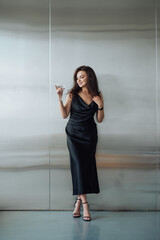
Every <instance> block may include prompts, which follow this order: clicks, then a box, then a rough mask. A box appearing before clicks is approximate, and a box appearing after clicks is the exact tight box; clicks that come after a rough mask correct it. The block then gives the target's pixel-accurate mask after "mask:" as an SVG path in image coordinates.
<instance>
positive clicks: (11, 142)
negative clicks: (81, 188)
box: [0, 0, 49, 210]
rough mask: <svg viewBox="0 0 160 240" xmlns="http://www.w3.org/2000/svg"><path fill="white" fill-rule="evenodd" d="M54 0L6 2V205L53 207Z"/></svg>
mask: <svg viewBox="0 0 160 240" xmlns="http://www.w3.org/2000/svg"><path fill="white" fill-rule="evenodd" d="M48 24H49V23H48V2H46V1H44V0H43V1H42V0H40V1H39V0H36V1H34V2H33V1H28V0H27V1H24V0H23V1H21V0H19V1H17V0H10V1H9V0H7V1H1V2H0V47H1V54H0V66H1V67H0V76H1V80H0V98H1V99H0V113H1V134H0V142H1V144H0V149H1V153H0V156H1V158H0V209H1V210H5V209H9V210H12V209H48V206H49V80H48V76H49V73H48V65H49V62H48V47H49V46H48Z"/></svg>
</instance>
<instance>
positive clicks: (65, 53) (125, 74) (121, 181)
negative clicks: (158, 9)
mask: <svg viewBox="0 0 160 240" xmlns="http://www.w3.org/2000/svg"><path fill="white" fill-rule="evenodd" d="M90 3H91V1H87V4H86V2H84V3H83V2H81V4H77V2H75V1H71V0H70V1H67V2H66V3H65V1H62V0H60V1H59V0H54V1H52V79H53V85H54V84H55V83H61V84H63V85H64V86H65V88H66V90H67V89H69V88H70V87H71V86H72V82H73V80H72V79H73V72H74V70H75V69H76V68H77V67H78V66H80V65H83V64H84V65H89V66H91V67H93V69H94V70H95V72H96V74H97V77H98V80H99V85H100V88H101V90H102V92H103V94H104V101H105V120H104V122H103V123H101V124H98V131H99V142H98V148H97V165H98V172H99V179H100V188H101V194H99V195H93V196H88V198H89V200H90V202H91V203H92V205H91V207H92V208H93V209H104V210H105V209H112V210H114V209H134V210H136V209H141V210H148V209H152V210H153V209H154V210H155V209H156V207H157V205H156V199H157V192H156V190H157V188H156V187H157V172H156V166H157V165H156V161H157V160H156V96H155V89H156V72H155V66H156V58H155V53H156V42H155V2H154V1H144V0H143V1H142V0H141V1H120V2H119V1H118V0H117V1H112V2H111V1H102V0H101V1H98V2H97V1H92V4H90ZM119 5H120V6H119ZM65 93H66V92H65ZM64 100H65V96H64ZM52 105H53V107H52V109H53V111H52V115H51V116H52V122H53V124H52V129H51V133H52V152H51V156H52V158H51V168H52V170H51V186H54V188H52V189H51V208H52V209H72V208H73V206H72V204H73V197H72V186H71V179H70V177H71V176H70V170H69V157H68V151H67V149H66V145H65V144H66V142H65V141H66V139H65V138H66V136H65V133H64V128H65V125H66V123H67V121H68V119H65V120H64V119H61V116H60V111H59V106H58V102H57V96H56V94H55V90H54V87H53V89H52ZM58 179H59V180H58Z"/></svg>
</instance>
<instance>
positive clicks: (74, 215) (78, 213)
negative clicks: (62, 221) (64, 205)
mask: <svg viewBox="0 0 160 240" xmlns="http://www.w3.org/2000/svg"><path fill="white" fill-rule="evenodd" d="M78 200H79V201H81V199H80V198H77V199H76V201H75V203H74V206H75V207H76V203H77V201H78ZM72 216H73V217H74V218H79V217H81V214H80V212H76V213H73V215H72Z"/></svg>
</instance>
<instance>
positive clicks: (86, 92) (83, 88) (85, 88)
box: [81, 87, 89, 94]
mask: <svg viewBox="0 0 160 240" xmlns="http://www.w3.org/2000/svg"><path fill="white" fill-rule="evenodd" d="M81 92H82V93H83V94H89V92H88V88H87V87H82V89H81Z"/></svg>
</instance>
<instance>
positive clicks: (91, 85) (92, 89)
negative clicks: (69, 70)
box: [69, 65, 100, 97]
mask: <svg viewBox="0 0 160 240" xmlns="http://www.w3.org/2000/svg"><path fill="white" fill-rule="evenodd" d="M79 71H85V72H86V74H87V76H88V82H87V84H88V92H89V94H90V95H91V96H92V97H94V96H96V95H98V96H99V94H100V91H99V87H98V81H97V77H96V74H95V72H94V70H93V69H92V68H91V67H89V66H85V65H82V66H80V67H78V68H77V69H76V70H75V72H74V74H73V81H74V85H73V88H72V89H71V90H70V91H69V93H70V94H72V95H76V94H77V93H78V92H79V91H80V90H81V88H80V87H79V86H78V84H77V73H78V72H79Z"/></svg>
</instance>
